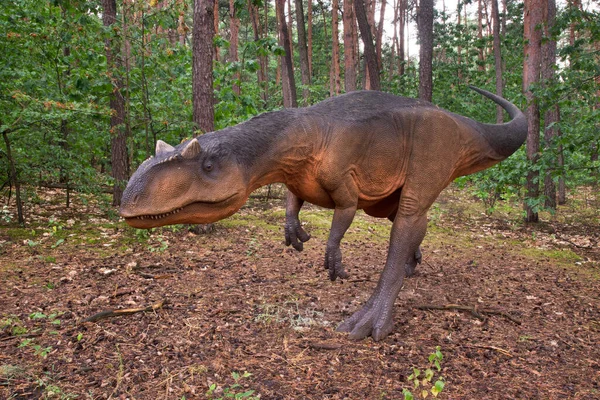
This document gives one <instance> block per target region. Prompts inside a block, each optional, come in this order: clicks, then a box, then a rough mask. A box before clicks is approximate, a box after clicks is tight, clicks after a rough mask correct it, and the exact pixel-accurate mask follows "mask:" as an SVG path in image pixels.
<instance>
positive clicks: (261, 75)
mask: <svg viewBox="0 0 600 400" xmlns="http://www.w3.org/2000/svg"><path fill="white" fill-rule="evenodd" d="M248 12H249V14H250V19H251V20H252V30H253V31H254V41H255V42H256V43H258V41H259V40H260V38H261V36H262V30H261V26H260V16H259V11H258V6H256V5H255V4H253V2H252V0H248ZM258 64H259V66H260V67H259V69H258V71H256V78H257V80H258V86H259V87H260V89H261V98H262V101H263V103H264V104H265V105H266V103H267V99H268V84H267V68H268V59H267V56H266V55H259V56H258Z"/></svg>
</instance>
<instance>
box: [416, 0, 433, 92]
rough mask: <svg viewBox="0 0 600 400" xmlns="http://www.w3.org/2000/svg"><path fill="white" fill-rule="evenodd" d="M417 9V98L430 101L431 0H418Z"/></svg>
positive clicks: (431, 86) (431, 57) (431, 88)
mask: <svg viewBox="0 0 600 400" xmlns="http://www.w3.org/2000/svg"><path fill="white" fill-rule="evenodd" d="M419 4H420V5H419V9H418V11H417V18H418V22H419V23H418V28H419V42H420V49H419V98H420V99H422V100H427V101H431V98H432V95H433V72H432V62H433V0H420V3H419Z"/></svg>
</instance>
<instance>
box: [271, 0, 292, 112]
mask: <svg viewBox="0 0 600 400" xmlns="http://www.w3.org/2000/svg"><path fill="white" fill-rule="evenodd" d="M275 9H276V10H275V12H276V14H277V20H278V25H279V44H280V46H281V47H283V48H284V50H285V54H284V55H283V56H281V72H282V79H281V83H282V89H283V106H284V107H287V108H290V107H298V103H297V100H296V81H295V79H294V68H293V65H292V45H291V43H290V36H289V31H288V27H287V22H286V20H285V0H276V1H275Z"/></svg>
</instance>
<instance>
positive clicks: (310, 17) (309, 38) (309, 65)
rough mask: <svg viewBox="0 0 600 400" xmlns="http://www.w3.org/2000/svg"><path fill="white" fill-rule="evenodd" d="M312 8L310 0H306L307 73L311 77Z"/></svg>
mask: <svg viewBox="0 0 600 400" xmlns="http://www.w3.org/2000/svg"><path fill="white" fill-rule="evenodd" d="M312 10H313V3H312V0H308V7H307V10H306V13H307V15H308V17H307V22H308V32H307V36H308V74H309V76H310V77H311V78H312V74H313V66H312V60H313V29H312V25H313V11H312Z"/></svg>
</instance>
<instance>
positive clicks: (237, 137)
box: [204, 109, 300, 194]
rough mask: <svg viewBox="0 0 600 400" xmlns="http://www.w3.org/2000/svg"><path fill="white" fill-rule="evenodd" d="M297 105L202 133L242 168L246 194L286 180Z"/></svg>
mask: <svg viewBox="0 0 600 400" xmlns="http://www.w3.org/2000/svg"><path fill="white" fill-rule="evenodd" d="M299 114H300V112H299V110H298V109H284V110H280V111H273V112H269V113H265V114H261V115H259V116H257V117H254V118H252V119H250V120H248V121H246V122H244V123H242V124H239V125H236V126H233V127H229V128H225V129H223V130H221V131H218V132H214V133H210V134H207V135H204V136H209V135H210V136H212V137H214V139H216V141H217V142H218V147H220V148H222V149H223V151H228V152H230V153H231V154H232V155H233V157H234V159H235V160H236V162H237V163H238V165H239V168H240V169H241V170H242V171H243V172H244V175H245V176H246V180H247V184H248V194H249V193H250V192H252V191H253V190H255V189H257V188H258V187H261V186H264V185H268V184H270V183H275V182H285V165H286V164H287V163H289V160H288V159H287V158H286V154H287V153H288V151H286V148H287V147H289V148H293V147H295V145H296V144H295V143H293V142H297V140H296V139H297V138H296V137H295V135H294V134H293V132H292V131H293V127H294V126H295V124H294V123H295V122H296V121H297V120H298V116H299Z"/></svg>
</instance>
